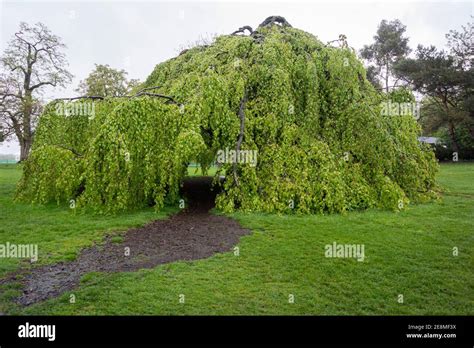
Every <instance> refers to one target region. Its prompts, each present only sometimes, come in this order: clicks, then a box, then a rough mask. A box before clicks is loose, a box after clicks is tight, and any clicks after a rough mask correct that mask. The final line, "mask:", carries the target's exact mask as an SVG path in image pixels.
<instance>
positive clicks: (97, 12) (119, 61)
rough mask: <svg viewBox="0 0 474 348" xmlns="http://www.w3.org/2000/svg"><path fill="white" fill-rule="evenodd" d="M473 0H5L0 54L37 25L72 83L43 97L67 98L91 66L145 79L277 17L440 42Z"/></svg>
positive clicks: (363, 40) (364, 37)
mask: <svg viewBox="0 0 474 348" xmlns="http://www.w3.org/2000/svg"><path fill="white" fill-rule="evenodd" d="M473 4H474V2H473V1H403V0H398V1H347V2H345V1H334V0H333V1H314V0H313V1H288V2H279V3H276V2H271V1H258V0H254V1H243V2H231V1H216V2H203V1H180V2H166V1H141V2H138V1H81V2H79V1H49V2H43V1H6V0H0V52H2V53H3V51H4V49H5V46H6V45H7V43H8V41H9V40H10V39H11V37H12V35H13V34H14V33H15V31H16V30H17V29H18V26H19V23H20V22H22V21H23V22H27V23H29V24H34V23H37V22H42V23H44V24H46V26H47V27H49V29H50V30H51V31H52V32H53V33H54V34H56V35H58V36H60V37H61V38H62V39H63V41H64V43H65V44H66V45H67V49H66V55H67V59H68V61H69V71H70V72H71V73H72V74H74V80H73V83H72V84H71V85H70V86H69V87H68V88H66V89H65V90H59V89H55V90H48V91H47V93H46V94H45V98H46V99H53V98H57V97H64V96H74V95H75V92H74V89H75V88H76V87H77V85H78V83H79V81H80V80H82V79H84V78H85V77H86V76H87V75H88V73H89V72H90V71H91V70H92V69H93V68H94V64H95V63H97V64H109V65H110V66H111V67H113V68H117V69H125V70H126V71H128V73H129V78H138V79H140V80H144V79H146V77H147V76H148V75H149V74H150V73H151V71H152V70H153V68H154V67H155V65H156V64H157V63H159V62H162V61H164V60H167V59H169V58H171V57H174V56H176V55H177V54H178V53H179V51H180V49H181V48H182V47H183V46H186V45H189V44H190V43H192V42H195V41H197V40H199V39H200V38H202V37H204V38H206V37H211V36H213V35H215V34H217V35H220V34H229V33H231V32H233V31H234V30H236V29H237V28H239V27H241V26H243V25H250V26H251V27H253V28H256V27H257V26H258V24H260V23H261V22H262V21H263V20H264V19H265V18H266V17H268V16H270V15H280V16H283V17H285V18H286V19H287V21H288V22H289V23H290V24H291V25H292V26H294V27H296V28H299V29H302V30H305V31H307V32H310V33H312V34H314V35H316V36H318V37H319V39H320V40H322V41H324V42H327V41H330V40H334V39H337V38H338V35H339V34H341V33H343V34H345V35H346V36H347V38H348V43H349V45H350V46H352V47H354V48H356V49H360V48H361V47H362V46H363V45H364V44H369V43H371V41H372V37H373V36H374V34H375V31H376V29H377V25H378V24H379V23H380V21H381V20H382V19H387V20H392V19H395V18H398V19H400V20H401V21H402V23H403V24H405V25H406V26H407V32H406V35H407V36H408V37H409V38H410V41H409V44H410V47H412V48H416V46H417V45H418V44H424V45H429V44H432V45H435V46H437V47H439V48H443V47H444V46H445V37H444V35H445V34H446V33H447V32H448V31H449V30H450V29H460V27H461V25H464V24H466V23H467V22H468V21H469V20H470V16H472V15H473V13H474V12H473V8H474V7H473ZM2 153H15V154H17V153H19V147H18V145H17V144H16V142H9V143H5V144H3V145H0V154H2Z"/></svg>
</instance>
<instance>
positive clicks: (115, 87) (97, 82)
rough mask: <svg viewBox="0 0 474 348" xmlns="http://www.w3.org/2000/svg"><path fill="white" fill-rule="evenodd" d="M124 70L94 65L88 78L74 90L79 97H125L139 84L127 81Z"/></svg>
mask: <svg viewBox="0 0 474 348" xmlns="http://www.w3.org/2000/svg"><path fill="white" fill-rule="evenodd" d="M127 74H128V73H127V72H126V71H125V70H117V69H114V68H111V67H110V66H109V65H107V64H106V65H102V64H96V65H95V69H94V70H93V71H92V72H91V73H90V74H89V76H88V77H87V78H86V79H85V80H83V81H81V82H80V83H79V87H78V88H77V89H76V91H77V92H78V93H80V94H81V95H88V96H100V97H119V96H123V95H127V94H128V93H130V92H131V91H132V90H133V89H134V88H136V87H137V86H138V85H139V84H140V82H139V81H138V80H136V79H131V80H128V79H127Z"/></svg>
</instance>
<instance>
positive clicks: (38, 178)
mask: <svg viewBox="0 0 474 348" xmlns="http://www.w3.org/2000/svg"><path fill="white" fill-rule="evenodd" d="M337 42H338V43H339V45H338V47H333V46H334V45H333V44H326V45H325V44H323V43H321V42H320V41H319V40H318V39H317V38H316V37H315V36H313V35H311V34H308V33H306V32H303V31H301V30H298V29H295V28H293V27H291V25H289V23H288V22H287V21H286V20H285V19H284V18H282V17H277V16H274V17H269V18H268V19H266V20H265V21H264V22H263V23H262V24H261V25H260V26H259V27H258V28H257V29H256V30H255V31H253V30H252V28H251V27H249V26H245V27H242V28H240V29H239V30H237V31H236V32H234V33H232V34H230V35H223V36H220V37H217V38H216V40H215V42H213V43H212V44H211V45H205V46H197V47H194V48H191V49H188V50H185V51H183V52H182V53H181V54H180V55H179V56H178V57H176V58H173V59H170V60H168V61H166V62H163V63H161V64H159V65H157V66H156V68H155V69H154V71H153V72H152V73H151V75H150V76H149V77H148V79H147V80H146V81H145V82H144V84H143V85H142V86H141V88H142V89H141V91H140V92H139V93H137V94H135V95H133V96H126V97H118V98H110V97H109V98H107V97H106V98H102V97H93V96H89V97H82V98H77V99H74V100H69V101H64V100H59V101H54V102H52V103H50V104H49V105H48V106H47V107H46V109H45V111H44V114H43V115H42V117H41V119H40V122H39V125H38V128H37V132H36V138H35V142H34V144H33V149H32V152H31V155H30V157H29V159H28V160H27V161H26V163H25V165H24V173H23V177H22V179H21V181H20V183H19V186H18V190H17V197H18V199H21V200H26V201H29V202H37V203H46V202H50V201H57V202H58V203H61V202H69V201H70V200H74V202H75V204H76V206H78V207H91V208H93V209H95V210H96V211H99V212H117V211H121V210H125V209H131V208H136V207H139V206H144V205H153V206H155V207H156V208H157V209H160V208H161V207H163V206H164V205H165V204H174V203H176V202H177V200H178V199H179V198H180V197H179V188H180V184H181V183H182V180H183V178H184V177H185V175H186V174H187V166H188V164H189V163H190V162H191V161H196V162H198V163H200V164H201V166H202V167H203V168H204V169H206V168H208V167H209V166H210V165H211V164H212V163H213V162H214V161H216V156H217V153H218V151H220V150H221V151H222V150H226V149H228V150H234V151H237V153H238V151H244V150H254V151H256V152H257V154H258V157H257V161H256V165H249V164H248V163H236V162H233V163H223V164H222V165H221V166H219V169H218V172H217V174H216V176H215V182H216V183H218V184H219V185H222V190H221V193H220V194H219V195H218V196H217V198H216V206H217V208H219V209H221V210H223V211H226V212H231V211H234V210H236V209H238V210H242V211H265V212H287V213H290V212H297V213H326V212H328V213H331V212H344V211H348V210H355V209H366V208H370V207H379V208H385V209H387V208H388V209H395V210H397V209H403V207H404V206H406V204H407V203H408V202H409V201H414V202H419V201H423V200H427V199H430V198H432V197H434V196H435V190H436V187H435V174H436V171H437V163H436V160H435V158H434V155H433V153H432V151H431V150H430V149H429V148H428V147H425V145H423V144H420V143H419V142H418V141H417V137H418V135H419V134H420V129H419V127H418V125H417V123H416V121H415V119H414V117H413V116H412V115H401V116H386V115H384V113H383V112H381V108H382V106H381V103H382V102H383V101H384V100H386V98H387V96H385V95H383V94H380V93H378V92H377V91H375V90H374V88H373V87H372V85H371V84H370V83H369V82H368V81H367V79H366V71H365V69H364V67H363V64H362V63H361V62H360V61H359V59H358V58H357V56H356V54H355V53H354V50H352V49H350V48H349V47H348V46H347V44H346V42H345V37H344V36H341V37H340V40H338V41H337ZM402 99H403V98H402ZM402 101H403V100H402ZM90 104H92V106H93V108H92V109H93V113H90V112H89V113H84V112H69V115H66V116H65V115H64V112H58V110H59V111H64V110H70V111H71V110H72V111H77V110H80V111H84V110H88V111H90V109H91V108H90V107H89V108H87V107H85V106H87V105H90ZM66 114H67V113H66ZM220 175H225V177H226V179H225V180H224V181H223V182H222V183H221V182H220V181H219V180H218V177H219V176H220Z"/></svg>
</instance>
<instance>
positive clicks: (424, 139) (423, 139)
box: [418, 137, 441, 145]
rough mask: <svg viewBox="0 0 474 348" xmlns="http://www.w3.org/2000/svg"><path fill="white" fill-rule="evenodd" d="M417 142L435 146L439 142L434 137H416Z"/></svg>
mask: <svg viewBox="0 0 474 348" xmlns="http://www.w3.org/2000/svg"><path fill="white" fill-rule="evenodd" d="M418 141H420V142H422V143H426V144H431V145H436V144H440V143H441V141H440V139H439V138H436V137H418Z"/></svg>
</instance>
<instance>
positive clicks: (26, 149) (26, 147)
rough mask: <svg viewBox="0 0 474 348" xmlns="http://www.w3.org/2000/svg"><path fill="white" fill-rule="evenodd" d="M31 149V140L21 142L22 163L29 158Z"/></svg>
mask: <svg viewBox="0 0 474 348" xmlns="http://www.w3.org/2000/svg"><path fill="white" fill-rule="evenodd" d="M30 149H31V139H21V140H20V161H21V162H23V161H24V160H26V159H27V158H28V155H29V154H30Z"/></svg>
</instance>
